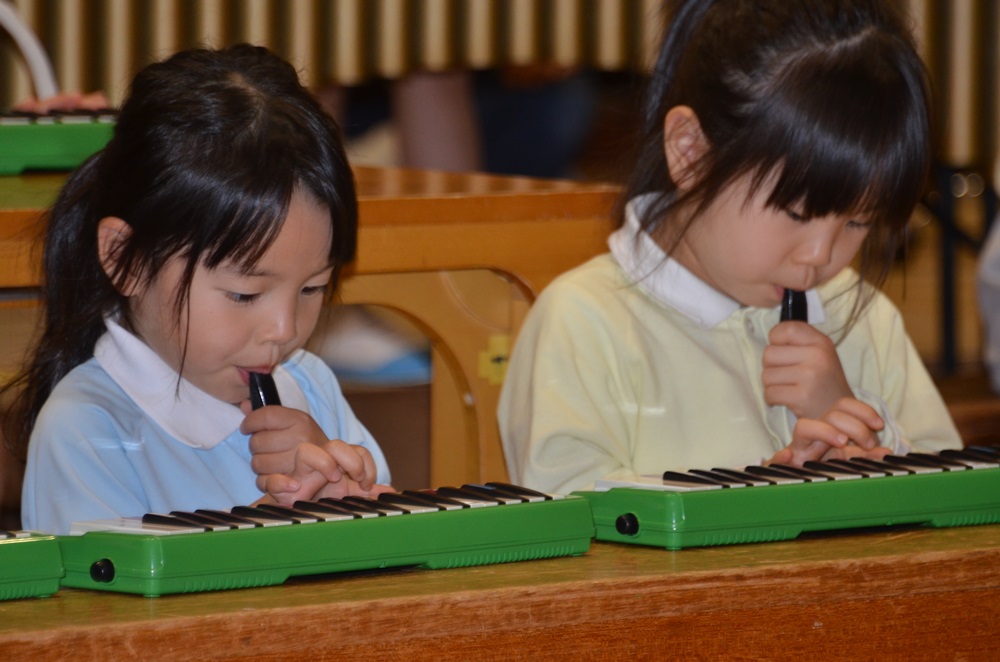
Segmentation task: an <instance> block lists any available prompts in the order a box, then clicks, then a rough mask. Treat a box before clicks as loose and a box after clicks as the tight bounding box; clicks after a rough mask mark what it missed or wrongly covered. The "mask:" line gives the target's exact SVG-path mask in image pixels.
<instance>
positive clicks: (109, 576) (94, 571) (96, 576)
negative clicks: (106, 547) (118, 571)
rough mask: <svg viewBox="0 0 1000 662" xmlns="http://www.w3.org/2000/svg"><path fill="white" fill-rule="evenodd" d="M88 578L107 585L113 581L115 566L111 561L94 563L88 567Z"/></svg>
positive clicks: (102, 560) (104, 560)
mask: <svg viewBox="0 0 1000 662" xmlns="http://www.w3.org/2000/svg"><path fill="white" fill-rule="evenodd" d="M90 578H91V579H93V580H94V581H95V582H97V583H99V584H108V583H110V582H112V581H114V579H115V564H114V563H112V562H111V559H101V560H100V561H94V563H93V564H92V565H91V566H90Z"/></svg>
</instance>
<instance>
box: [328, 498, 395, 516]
mask: <svg viewBox="0 0 1000 662" xmlns="http://www.w3.org/2000/svg"><path fill="white" fill-rule="evenodd" d="M320 501H322V502H323V503H327V504H334V505H336V506H337V507H339V508H343V509H344V510H347V511H350V512H352V513H354V514H355V515H357V516H358V517H360V518H362V519H371V518H374V517H385V514H383V513H382V511H381V510H379V509H377V508H373V507H372V506H370V505H368V504H364V503H355V502H353V501H346V500H344V499H320Z"/></svg>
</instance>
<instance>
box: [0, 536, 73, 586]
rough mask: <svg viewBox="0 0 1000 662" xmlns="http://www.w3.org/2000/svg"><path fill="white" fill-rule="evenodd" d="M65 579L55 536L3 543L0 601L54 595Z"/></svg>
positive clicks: (1, 551) (12, 539)
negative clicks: (60, 582)
mask: <svg viewBox="0 0 1000 662" xmlns="http://www.w3.org/2000/svg"><path fill="white" fill-rule="evenodd" d="M62 575H63V566H62V556H61V555H60V553H59V543H58V542H57V541H56V538H55V537H54V536H49V535H43V534H31V535H29V536H28V537H26V538H7V539H4V540H0V600H14V599H17V598H34V597H44V596H48V595H52V594H53V593H55V592H56V591H58V590H59V580H60V578H61V577H62Z"/></svg>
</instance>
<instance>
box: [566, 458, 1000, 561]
mask: <svg viewBox="0 0 1000 662" xmlns="http://www.w3.org/2000/svg"><path fill="white" fill-rule="evenodd" d="M573 494H574V495H576V496H582V497H584V498H586V499H587V500H588V501H589V502H590V504H591V507H592V509H593V514H594V524H595V526H596V530H597V539H598V540H604V541H611V542H620V543H629V544H635V545H649V546H653V547H664V548H666V549H682V548H685V547H700V546H705V545H730V544H739V543H755V542H767V541H775V540H789V539H792V538H796V537H798V536H799V535H801V534H802V533H803V532H807V531H830V530H839V529H853V528H866V527H883V526H894V525H925V526H932V527H946V526H964V525H973V524H990V523H997V522H1000V448H990V447H969V448H966V449H964V450H949V451H942V452H941V453H939V454H924V453H910V454H907V455H902V456H888V457H886V458H885V459H884V460H883V461H878V462H876V461H871V460H853V461H834V460H831V461H828V462H807V463H806V464H805V467H804V468H801V469H799V468H795V467H789V466H784V465H777V466H769V467H763V466H751V467H746V468H745V469H742V470H732V469H712V470H689V471H684V472H674V471H668V472H665V473H664V475H663V476H662V477H661V476H656V477H642V478H641V479H639V480H635V481H611V480H605V481H598V482H597V483H596V485H595V488H594V490H593V491H579V492H574V493H573Z"/></svg>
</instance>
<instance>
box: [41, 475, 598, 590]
mask: <svg viewBox="0 0 1000 662" xmlns="http://www.w3.org/2000/svg"><path fill="white" fill-rule="evenodd" d="M71 533H72V534H73V535H69V536H60V537H59V544H60V547H61V549H62V559H63V565H64V566H65V570H66V574H65V577H64V579H63V581H62V584H63V585H64V586H72V587H76V588H87V589H96V590H101V591H116V592H123V593H136V594H141V595H145V596H150V597H153V596H159V595H165V594H169V593H186V592H192V591H208V590H217V589H232V588H244V587H251V586H268V585H274V584H281V583H282V582H284V581H285V580H286V579H288V578H289V577H290V576H296V575H314V574H322V573H333V572H342V571H351V570H368V569H374V568H389V567H399V566H418V567H421V568H455V567H460V566H471V565H482V564H489V563H505V562H509V561H522V560H529V559H541V558H549V557H555V556H576V555H579V554H583V553H584V552H586V551H587V550H588V549H589V548H590V542H591V539H592V538H593V535H594V521H593V518H592V517H591V514H590V504H589V502H588V501H587V500H586V499H583V498H581V497H574V496H553V495H548V494H542V493H540V492H535V491H533V490H528V489H526V488H523V487H519V486H515V485H509V484H506V483H487V484H485V485H463V486H462V487H459V488H454V487H443V488H438V489H436V490H427V491H404V492H399V493H389V494H382V495H379V497H378V498H377V499H364V498H355V497H346V498H343V499H320V500H318V501H300V502H298V503H296V504H295V506H294V507H293V508H283V507H280V506H258V507H250V506H247V507H237V508H233V509H231V510H228V511H213V510H198V511H195V512H190V513H179V512H174V513H169V514H147V515H145V516H143V517H141V518H134V519H128V518H125V519H117V520H97V521H91V522H78V523H75V524H74V525H73V526H72V531H71Z"/></svg>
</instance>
